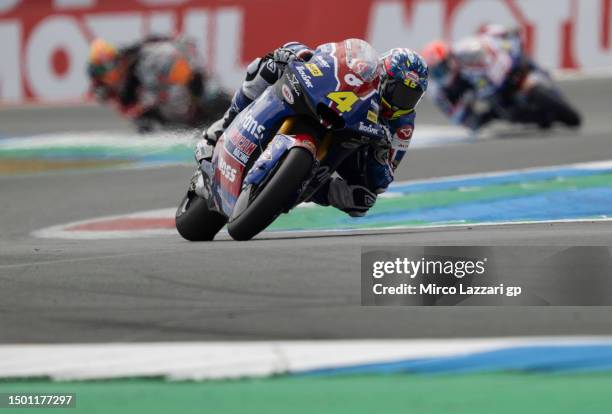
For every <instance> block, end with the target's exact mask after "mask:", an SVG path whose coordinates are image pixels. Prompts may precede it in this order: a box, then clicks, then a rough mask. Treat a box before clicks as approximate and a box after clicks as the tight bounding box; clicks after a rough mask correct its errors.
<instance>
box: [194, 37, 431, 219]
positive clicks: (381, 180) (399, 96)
mask: <svg viewBox="0 0 612 414" xmlns="http://www.w3.org/2000/svg"><path fill="white" fill-rule="evenodd" d="M361 42H362V41H361ZM363 43H365V42H363ZM366 45H367V44H366ZM322 46H324V45H322ZM322 46H319V47H322ZM368 46H369V45H368ZM313 52H314V51H313V50H312V49H310V48H309V47H307V46H305V45H303V44H301V43H298V42H290V43H287V44H285V45H283V46H282V47H280V48H278V49H276V50H274V51H273V52H270V53H268V54H267V55H265V56H263V57H261V58H256V59H255V60H254V61H253V62H251V64H250V65H249V66H248V67H247V75H246V78H245V81H244V82H243V84H242V86H241V87H240V88H239V89H238V90H237V91H236V93H235V94H234V97H233V99H232V104H231V106H230V108H229V109H228V110H227V111H226V113H225V115H224V116H223V118H221V119H219V120H218V121H217V122H215V123H213V124H212V125H211V126H210V127H209V128H208V129H207V130H206V131H204V133H203V139H202V141H200V142H199V143H198V144H197V146H196V160H197V161H198V162H199V163H202V162H210V160H211V159H212V155H213V150H214V146H215V144H216V142H217V139H218V138H219V137H220V136H221V134H222V133H223V131H224V130H225V129H226V128H227V127H228V126H229V125H230V123H231V122H232V120H233V119H234V118H235V117H236V115H237V114H238V113H240V112H241V111H242V110H243V109H244V108H246V107H247V106H248V105H249V104H250V103H251V102H252V101H253V100H255V99H256V98H257V97H258V96H259V95H261V94H262V93H263V92H264V91H265V90H266V89H267V88H268V87H270V86H271V85H273V84H274V83H275V82H276V81H277V80H278V79H279V78H280V77H281V75H282V73H283V71H284V69H285V67H286V65H287V64H288V63H290V62H291V61H293V60H294V59H300V60H303V61H308V60H309V59H310V58H311V57H312V54H313ZM380 65H381V83H380V85H381V86H380V96H381V102H380V106H379V107H380V110H379V113H378V116H377V118H378V119H377V120H378V122H379V123H380V124H381V125H383V126H384V127H385V130H386V131H387V135H388V136H387V139H386V140H385V142H381V143H379V145H376V146H370V147H369V148H368V149H367V153H364V152H356V153H354V154H353V155H351V156H350V157H349V158H348V159H347V160H345V161H344V162H343V164H342V165H341V166H340V168H338V173H339V175H340V177H333V178H330V179H329V180H328V181H327V182H326V183H325V185H324V186H323V187H322V188H321V189H320V190H319V191H318V192H317V193H316V194H315V196H314V197H313V200H312V201H314V202H316V203H318V204H320V205H331V206H334V207H336V208H338V209H340V210H342V211H344V212H346V213H347V214H349V215H351V216H353V217H359V216H363V215H365V214H366V213H367V211H368V210H369V209H370V208H371V207H372V206H373V205H374V203H375V201H376V198H377V195H378V194H380V193H383V192H384V191H385V190H386V189H387V187H388V186H389V184H390V183H391V182H392V181H393V177H394V171H395V169H396V168H397V166H398V165H399V163H400V162H401V160H402V158H403V157H404V155H405V153H406V151H407V149H408V146H409V144H410V139H411V138H412V133H413V130H414V125H415V116H416V114H415V108H416V106H417V105H418V103H419V101H420V99H421V98H422V96H423V94H424V93H425V90H426V89H427V76H428V71H427V65H426V64H425V62H424V61H423V59H422V58H421V57H420V56H419V55H418V54H417V53H416V52H414V51H412V50H410V49H404V48H397V49H391V50H389V51H388V52H387V53H385V54H384V55H383V56H382V57H381V58H380Z"/></svg>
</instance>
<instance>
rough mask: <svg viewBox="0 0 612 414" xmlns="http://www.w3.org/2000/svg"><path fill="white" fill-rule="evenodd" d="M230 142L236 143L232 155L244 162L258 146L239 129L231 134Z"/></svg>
mask: <svg viewBox="0 0 612 414" xmlns="http://www.w3.org/2000/svg"><path fill="white" fill-rule="evenodd" d="M230 142H231V143H232V144H234V149H233V150H232V155H233V156H234V157H236V159H238V161H240V162H242V163H243V164H246V163H247V162H248V161H249V156H250V155H251V154H252V153H253V151H255V148H257V145H256V144H255V143H254V142H251V141H249V140H248V139H247V138H245V137H244V136H242V135H241V134H239V133H238V132H237V131H235V132H234V134H232V135H231V136H230Z"/></svg>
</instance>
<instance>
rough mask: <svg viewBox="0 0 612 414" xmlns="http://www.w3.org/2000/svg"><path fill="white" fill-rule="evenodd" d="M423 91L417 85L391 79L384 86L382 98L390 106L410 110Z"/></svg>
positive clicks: (415, 104)
mask: <svg viewBox="0 0 612 414" xmlns="http://www.w3.org/2000/svg"><path fill="white" fill-rule="evenodd" d="M408 82H410V81H408ZM423 93H424V91H423V89H421V87H420V86H418V85H416V86H414V87H412V86H411V85H407V84H406V83H404V82H401V81H398V80H393V81H391V82H388V83H387V85H386V86H385V90H384V93H383V98H384V100H385V101H387V102H388V103H389V105H391V106H392V107H395V108H399V109H403V110H410V109H414V108H415V107H416V106H417V104H418V103H419V101H420V100H421V98H422V97H423Z"/></svg>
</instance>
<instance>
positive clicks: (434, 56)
mask: <svg viewBox="0 0 612 414" xmlns="http://www.w3.org/2000/svg"><path fill="white" fill-rule="evenodd" d="M422 53H423V57H424V59H425V62H427V65H428V66H429V74H430V76H431V78H432V80H433V81H434V82H436V84H439V85H441V86H443V87H444V86H448V85H450V83H451V82H452V81H453V79H454V78H455V75H456V74H457V65H456V64H455V62H454V59H453V56H452V53H451V49H450V46H449V45H448V43H446V42H444V41H442V40H436V41H434V42H431V43H428V44H427V45H426V46H425V47H424V48H423V52H422Z"/></svg>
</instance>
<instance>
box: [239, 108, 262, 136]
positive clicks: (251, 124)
mask: <svg viewBox="0 0 612 414" xmlns="http://www.w3.org/2000/svg"><path fill="white" fill-rule="evenodd" d="M242 127H243V128H244V129H245V130H246V131H247V132H249V133H251V134H252V135H253V136H254V137H256V138H257V139H261V138H262V136H263V133H264V132H265V131H266V127H265V126H264V125H261V124H260V123H259V122H258V121H257V120H256V119H255V118H253V115H252V114H251V113H248V114H247V115H246V116H245V117H244V119H243V120H242Z"/></svg>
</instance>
